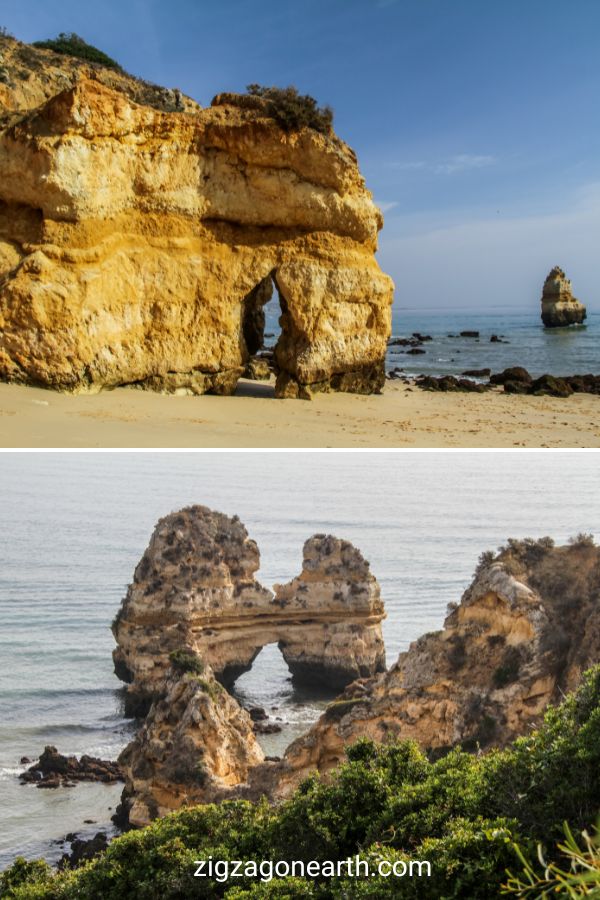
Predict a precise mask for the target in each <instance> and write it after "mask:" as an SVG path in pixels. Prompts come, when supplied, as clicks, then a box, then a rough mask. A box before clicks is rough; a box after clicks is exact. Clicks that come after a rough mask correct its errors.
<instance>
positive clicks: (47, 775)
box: [19, 746, 123, 788]
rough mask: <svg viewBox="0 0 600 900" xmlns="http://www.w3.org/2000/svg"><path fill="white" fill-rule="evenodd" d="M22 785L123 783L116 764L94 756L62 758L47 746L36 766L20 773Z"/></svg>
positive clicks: (68, 785)
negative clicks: (83, 782) (88, 782)
mask: <svg viewBox="0 0 600 900" xmlns="http://www.w3.org/2000/svg"><path fill="white" fill-rule="evenodd" d="M19 779H20V780H21V783H22V784H35V785H36V786H37V787H40V788H55V787H74V784H75V782H77V781H101V782H103V783H105V784H114V783H115V782H117V781H123V774H122V772H121V767H120V766H119V764H118V763H117V762H113V761H112V760H106V759H98V758H97V757H95V756H87V755H85V754H84V755H83V756H82V757H81V758H80V759H77V757H76V756H63V755H62V754H61V753H59V752H58V750H57V749H56V747H52V746H47V747H45V748H44V752H43V753H42V755H41V756H40V758H39V760H38V761H37V763H34V764H33V765H32V766H31V767H30V768H29V769H26V770H25V771H24V772H21V774H20V775H19Z"/></svg>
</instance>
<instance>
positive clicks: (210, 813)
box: [2, 666, 600, 900]
mask: <svg viewBox="0 0 600 900" xmlns="http://www.w3.org/2000/svg"><path fill="white" fill-rule="evenodd" d="M347 757H348V758H347V761H346V762H345V763H344V764H343V765H341V766H340V767H339V768H338V769H337V770H336V772H335V774H334V775H333V777H332V778H330V779H328V781H324V780H322V779H321V778H320V777H319V776H317V775H312V776H311V777H309V778H308V779H306V780H305V781H304V782H303V783H302V784H301V785H300V786H299V788H298V789H297V790H296V791H295V792H294V794H293V795H292V796H291V797H290V798H289V799H288V800H286V801H285V802H283V803H281V804H280V805H279V806H276V807H273V806H270V805H269V804H268V803H267V802H266V801H263V802H260V803H250V802H247V801H235V802H226V803H223V804H221V805H219V806H217V805H206V806H198V807H192V808H189V809H182V810H180V811H179V812H177V813H174V814H172V815H170V816H166V817H165V818H164V819H161V820H158V821H156V822H154V823H153V824H152V825H150V826H149V827H148V828H144V829H141V830H139V831H132V832H128V833H127V834H124V835H122V836H121V837H119V838H117V839H116V840H114V841H113V842H112V843H111V844H110V845H109V847H108V849H107V850H106V852H105V853H103V854H102V855H101V856H99V857H97V858H96V859H94V860H93V861H92V862H90V863H87V864H86V865H84V866H83V867H82V868H81V869H79V870H75V871H73V872H66V873H58V874H56V875H52V876H49V875H48V870H47V867H46V869H43V870H42V869H35V868H32V869H31V870H27V869H25V868H24V866H35V865H36V864H34V863H25V864H24V863H23V861H21V862H19V863H15V865H14V866H13V867H12V868H11V869H9V870H8V871H7V872H6V873H5V874H4V875H3V876H2V877H3V882H2V885H3V889H5V888H4V886H7V888H8V890H10V891H12V893H6V894H5V893H4V890H3V893H2V896H7V897H11V898H15V900H25V898H27V900H33V898H35V900H100V898H102V900H126V898H132V900H133V898H135V900H138V898H139V900H151V898H157V900H159V898H160V900H182V898H188V897H190V898H194V897H205V898H217V897H227V898H229V900H233V898H235V900H242V898H246V897H248V898H254V897H256V898H282V900H283V898H287V897H290V898H295V897H299V898H302V897H315V898H334V900H347V898H355V897H356V898H380V897H381V898H386V897H397V898H403V897H407V898H423V900H429V898H430V897H443V898H459V897H460V898H462V897H469V898H473V900H479V898H482V900H488V898H495V897H498V896H500V893H501V890H502V885H503V883H505V882H506V881H507V874H506V870H507V869H509V868H513V869H514V868H515V867H516V866H517V865H518V862H519V858H518V856H517V854H516V851H515V847H516V846H518V848H519V852H520V853H521V854H522V858H523V859H527V858H528V857H530V856H531V855H532V854H533V853H534V852H535V845H536V842H538V841H542V842H543V843H544V845H545V847H546V848H548V847H550V850H548V849H546V851H545V852H546V853H547V855H548V857H549V859H548V865H549V866H550V865H552V866H554V869H552V870H551V872H554V874H556V873H558V871H559V869H561V866H562V863H561V855H562V856H564V855H565V850H564V847H563V848H559V849H556V848H555V847H553V845H554V842H555V841H556V840H559V839H560V836H561V834H562V823H563V821H565V820H567V821H569V823H570V825H571V827H572V828H573V829H574V830H575V831H581V830H582V829H584V828H590V827H591V826H592V825H593V823H594V822H595V821H596V817H597V814H598V810H600V774H599V773H600V666H598V667H596V668H595V669H592V670H590V671H589V672H588V673H587V674H586V676H585V677H584V679H583V682H582V684H581V686H580V688H579V689H578V691H577V692H576V693H574V694H571V695H569V696H568V697H567V698H566V699H565V701H564V702H563V703H562V704H561V705H560V706H559V707H556V708H552V709H550V710H548V712H547V714H546V716H545V718H544V722H543V724H542V725H541V726H540V728H538V729H537V730H535V731H533V732H532V733H531V734H529V735H527V736H526V737H523V738H520V739H519V740H517V741H515V742H514V743H513V744H512V745H511V746H510V747H508V748H507V749H505V750H502V751H500V750H493V751H491V752H489V753H487V754H481V755H478V756H473V755H470V754H468V753H465V752H464V751H463V750H460V749H453V750H451V751H450V752H449V753H447V754H446V755H445V756H444V757H442V758H441V759H438V760H436V761H434V762H432V761H430V760H429V759H428V758H427V757H426V756H425V754H424V753H423V752H422V751H421V750H420V749H419V747H418V746H417V745H416V744H415V743H414V742H412V741H402V742H397V743H390V744H385V745H376V744H374V743H373V742H372V741H370V740H366V739H364V740H360V741H358V742H357V743H355V744H354V745H353V746H352V747H349V748H348V750H347ZM198 776H199V777H202V772H199V773H198ZM584 849H585V848H584ZM588 849H589V848H588ZM586 852H587V851H586ZM356 854H360V855H361V856H362V857H364V858H368V859H371V860H374V861H376V860H377V859H381V858H386V859H389V860H408V859H413V860H427V861H428V862H430V863H431V875H430V877H425V876H423V877H412V878H394V877H389V878H384V877H383V876H381V877H380V876H375V877H369V878H364V879H361V878H356V879H355V878H352V879H350V878H348V877H344V876H340V877H339V878H338V877H334V878H332V879H321V880H319V879H316V880H315V879H313V880H312V881H311V880H307V879H303V880H300V881H298V880H296V881H294V880H292V879H290V880H288V879H274V880H273V881H272V882H269V884H261V883H259V882H258V881H257V880H256V879H252V878H251V877H250V876H244V877H242V878H236V879H231V880H230V881H229V882H222V883H219V882H217V881H216V880H209V879H206V878H194V876H193V873H194V870H195V866H194V861H195V860H196V859H208V857H209V856H212V857H213V859H215V860H217V859H218V860H229V861H231V860H280V859H281V860H303V861H305V862H308V861H309V860H312V859H314V860H321V861H324V860H345V859H347V858H348V857H354V856H355V855H356ZM555 870H556V871H555ZM519 877H521V878H524V877H525V876H519ZM517 880H518V879H517ZM27 891H29V893H27ZM531 895H532V896H541V893H538V894H535V893H532V894H531ZM574 896H577V895H574Z"/></svg>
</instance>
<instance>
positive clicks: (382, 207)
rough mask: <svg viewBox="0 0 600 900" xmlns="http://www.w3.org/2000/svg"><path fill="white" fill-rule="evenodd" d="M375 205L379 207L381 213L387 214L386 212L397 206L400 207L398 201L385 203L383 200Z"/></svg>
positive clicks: (376, 201) (377, 201)
mask: <svg viewBox="0 0 600 900" xmlns="http://www.w3.org/2000/svg"><path fill="white" fill-rule="evenodd" d="M375 205H376V206H378V207H379V209H380V210H381V212H384V213H386V212H389V211H390V209H393V208H394V207H395V206H398V201H397V200H391V201H388V202H385V201H382V200H375Z"/></svg>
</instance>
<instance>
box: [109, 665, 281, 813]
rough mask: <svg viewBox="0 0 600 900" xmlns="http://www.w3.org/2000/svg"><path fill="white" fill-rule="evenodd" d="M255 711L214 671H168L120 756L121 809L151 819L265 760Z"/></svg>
mask: <svg viewBox="0 0 600 900" xmlns="http://www.w3.org/2000/svg"><path fill="white" fill-rule="evenodd" d="M263 760H264V754H263V752H262V750H261V748H260V746H259V744H258V743H257V741H256V738H255V737H254V731H253V728H252V719H251V717H250V715H249V713H248V712H247V711H246V710H245V709H242V707H241V706H240V705H239V704H238V703H237V701H236V700H234V698H233V697H232V696H231V695H230V694H229V693H228V692H227V691H226V690H225V688H224V687H222V685H221V684H219V682H218V681H216V679H215V678H214V677H213V674H212V672H211V670H210V667H208V666H205V667H203V671H202V673H201V674H194V673H184V674H181V673H177V672H172V673H170V677H168V678H167V680H166V682H165V685H164V695H163V697H162V698H161V699H159V700H156V701H155V703H154V704H153V705H152V707H151V709H150V712H149V713H148V716H147V717H146V720H145V722H144V724H143V725H142V727H141V729H140V731H139V732H138V734H137V735H136V737H135V739H134V740H133V741H132V742H131V743H130V744H129V745H128V746H127V747H126V748H125V750H124V751H123V753H122V754H121V756H120V757H119V763H120V765H121V767H122V768H123V771H124V772H125V778H126V785H125V790H124V792H123V797H122V801H121V809H120V813H119V814H120V816H122V817H123V818H125V819H126V821H127V822H128V823H129V824H130V825H147V824H148V822H150V821H151V820H152V819H155V818H156V817H157V816H164V815H166V814H167V813H169V812H172V811H173V810H174V809H179V807H181V806H188V805H191V804H193V803H206V802H209V801H210V800H212V799H213V798H214V796H215V794H216V793H217V792H218V791H219V790H222V789H224V788H230V787H234V786H237V785H239V784H241V783H242V784H243V783H244V782H245V781H246V780H247V778H248V774H249V771H250V769H251V768H252V767H253V766H257V765H258V764H259V763H261V762H263Z"/></svg>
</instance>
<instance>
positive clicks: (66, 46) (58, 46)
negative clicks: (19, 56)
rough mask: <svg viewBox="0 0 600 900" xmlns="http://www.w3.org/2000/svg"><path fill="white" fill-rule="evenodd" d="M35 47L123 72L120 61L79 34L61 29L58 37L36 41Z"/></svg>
mask: <svg viewBox="0 0 600 900" xmlns="http://www.w3.org/2000/svg"><path fill="white" fill-rule="evenodd" d="M33 46H34V47H38V49H40V50H54V52H55V53H62V54H63V55H64V56H76V57H77V58H78V59H85V60H87V61H88V62H91V63H97V64H98V65H100V66H105V67H106V68H107V69H117V71H119V72H122V71H123V70H122V68H121V66H120V65H119V63H118V62H116V61H115V60H114V59H111V58H110V56H107V55H106V53H103V52H102V50H98V48H97V47H93V46H92V45H91V44H88V43H87V41H84V39H83V38H82V37H79V35H78V34H75V33H74V32H70V33H69V34H65V32H63V31H61V33H60V34H59V35H58V37H56V38H54V39H53V40H48V41H34V43H33Z"/></svg>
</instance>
